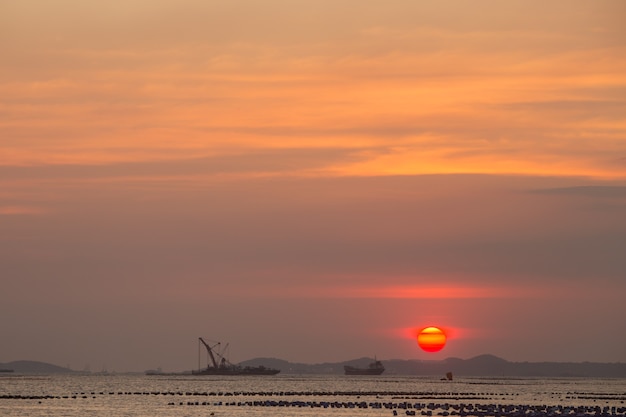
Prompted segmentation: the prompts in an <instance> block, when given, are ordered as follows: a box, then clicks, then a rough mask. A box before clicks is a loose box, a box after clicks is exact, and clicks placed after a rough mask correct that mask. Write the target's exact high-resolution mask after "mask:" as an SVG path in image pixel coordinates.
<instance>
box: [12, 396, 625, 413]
mask: <svg viewBox="0 0 626 417" xmlns="http://www.w3.org/2000/svg"><path fill="white" fill-rule="evenodd" d="M553 394H554V395H555V396H557V395H558V396H563V395H565V398H566V399H567V400H568V401H575V400H585V401H590V400H591V401H594V402H597V401H600V402H602V401H604V402H605V403H608V402H609V401H611V402H613V403H617V402H619V404H620V405H619V406H617V405H613V406H609V405H603V406H601V405H599V404H598V405H580V406H570V405H521V404H505V403H500V402H507V401H513V400H514V398H515V397H516V396H517V395H519V394H503V393H489V392H484V393H475V392H461V393H459V392H429V391H423V392H413V391H397V392H389V391H328V392H327V391H277V392H273V391H256V392H246V391H234V392H221V391H217V392H209V391H205V392H197V391H106V392H105V391H99V392H96V391H91V392H87V391H85V392H74V393H71V394H68V395H11V394H3V395H0V400H36V401H39V402H42V401H46V400H60V399H76V400H88V399H96V398H98V397H103V396H108V397H110V396H155V397H157V396H163V397H179V398H180V397H185V400H184V401H183V400H182V398H181V399H179V400H168V402H167V405H169V406H173V407H181V406H183V407H191V406H193V407H201V406H210V407H214V408H215V407H283V408H288V407H291V408H320V409H353V410H359V409H380V410H389V411H390V412H391V413H392V415H398V413H400V414H401V415H409V416H411V415H426V416H432V415H441V416H478V417H482V416H501V417H509V416H510V417H513V416H526V417H532V416H545V415H550V416H576V417H591V416H594V417H598V416H611V417H614V416H617V417H626V406H625V405H623V404H624V401H626V394H615V395H612V394H604V393H597V394H589V393H576V392H570V393H567V394H563V393H553ZM194 397H195V398H194ZM198 397H200V398H205V399H200V398H198ZM209 397H216V398H215V399H213V400H209V399H208V398H209ZM232 397H238V398H236V399H235V398H232ZM242 397H244V398H242ZM245 397H251V398H245ZM255 397H258V398H255ZM263 397H270V398H267V399H264V398H263ZM290 397H300V398H298V399H291V400H290V399H288V398H290ZM306 397H324V398H329V397H334V398H336V399H335V400H327V401H321V400H319V399H315V400H310V401H308V400H305V399H302V398H306ZM362 397H369V398H370V400H367V401H366V400H363V399H362ZM384 398H388V399H386V400H385V399H384ZM496 399H497V400H498V401H499V402H498V403H492V402H489V401H493V400H496ZM425 400H434V401H429V402H426V401H425ZM447 401H454V402H447ZM459 401H461V402H459Z"/></svg>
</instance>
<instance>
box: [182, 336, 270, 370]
mask: <svg viewBox="0 0 626 417" xmlns="http://www.w3.org/2000/svg"><path fill="white" fill-rule="evenodd" d="M198 341H199V344H198V370H197V371H192V374H194V375H276V374H277V373H279V372H280V370H278V369H272V368H266V367H265V366H246V367H241V366H239V365H234V364H232V363H230V362H229V361H228V360H227V359H226V358H225V357H224V354H223V352H224V351H225V350H226V349H228V343H227V344H226V347H225V348H224V349H219V346H220V345H221V343H220V342H215V344H214V345H213V346H211V345H209V344H208V343H207V342H206V341H205V340H204V339H203V338H201V337H199V338H198ZM202 345H204V347H205V348H206V351H207V353H208V354H209V358H210V359H211V364H210V365H207V367H206V368H204V369H202V368H201V365H200V351H201V349H202ZM216 355H217V356H218V357H219V362H218V360H217V359H216V358H215V356H216ZM211 365H212V366H211Z"/></svg>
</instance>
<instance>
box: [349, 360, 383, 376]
mask: <svg viewBox="0 0 626 417" xmlns="http://www.w3.org/2000/svg"><path fill="white" fill-rule="evenodd" d="M343 370H344V371H345V373H346V375H380V374H382V373H383V372H385V367H384V366H383V364H382V363H381V362H380V361H378V360H376V359H375V358H374V362H372V363H370V364H369V366H368V367H367V368H357V367H355V366H349V365H345V366H344V367H343Z"/></svg>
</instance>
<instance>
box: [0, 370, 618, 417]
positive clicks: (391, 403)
mask: <svg viewBox="0 0 626 417" xmlns="http://www.w3.org/2000/svg"><path fill="white" fill-rule="evenodd" d="M394 412H395V414H394ZM413 413H415V414H414V415H418V416H419V415H444V416H445V415H468V416H483V415H491V416H495V415H500V416H513V415H515V416H522V415H523V416H531V415H555V416H562V415H569V416H576V415H578V416H582V415H619V416H626V380H624V379H579V378H562V379H553V378H551V379H536V378H517V379H513V378H492V379H489V378H457V379H456V380H454V381H440V380H438V379H436V378H429V377H406V376H384V375H381V376H377V377H347V376H322V375H307V376H296V375H277V376H271V377H219V376H144V375H105V376H93V375H54V376H20V375H8V376H4V375H3V376H0V416H7V417H18V416H19V417H23V416H67V417H84V416H94V417H104V416H107V417H108V416H150V417H157V416H158V417H160V416H163V417H170V416H171V417H183V416H184V417H195V416H211V415H213V416H232V417H238V416H241V417H243V416H248V417H254V416H279V417H280V416H363V417H367V416H393V415H398V416H405V415H413Z"/></svg>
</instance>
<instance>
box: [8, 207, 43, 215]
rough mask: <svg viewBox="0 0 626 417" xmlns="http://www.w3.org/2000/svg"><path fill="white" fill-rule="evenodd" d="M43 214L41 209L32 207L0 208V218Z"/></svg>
mask: <svg viewBox="0 0 626 417" xmlns="http://www.w3.org/2000/svg"><path fill="white" fill-rule="evenodd" d="M43 213H45V210H44V209H43V208H41V207H34V206H0V216H22V215H25V216H32V215H39V214H43Z"/></svg>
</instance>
